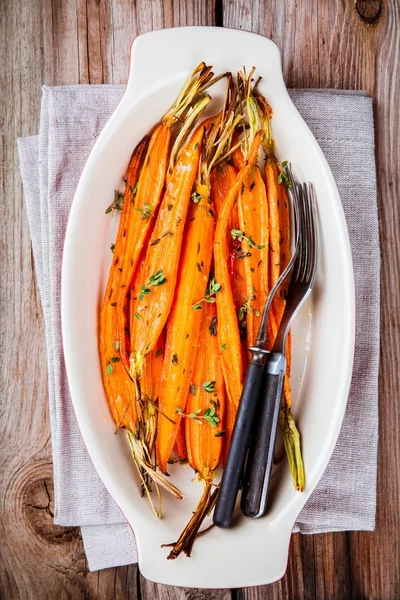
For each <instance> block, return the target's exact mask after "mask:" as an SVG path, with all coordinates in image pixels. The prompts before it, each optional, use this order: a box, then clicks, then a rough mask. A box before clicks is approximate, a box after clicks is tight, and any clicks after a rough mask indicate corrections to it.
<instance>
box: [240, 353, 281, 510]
mask: <svg viewBox="0 0 400 600" xmlns="http://www.w3.org/2000/svg"><path fill="white" fill-rule="evenodd" d="M285 370H286V359H285V357H284V355H283V354H281V353H277V352H276V353H272V354H270V356H269V359H268V364H267V368H266V376H265V387H264V392H263V393H262V394H261V396H262V398H261V402H260V403H259V409H258V412H257V415H256V418H255V427H254V429H253V434H252V439H251V443H250V448H249V453H248V457H247V464H246V471H245V475H244V479H243V491H242V499H241V509H242V512H243V514H244V515H246V516H247V517H252V518H253V519H254V518H257V517H262V516H263V515H265V513H266V510H267V500H268V489H269V481H270V477H271V470H272V465H273V460H274V448H275V439H276V431H277V427H278V420H279V410H280V404H281V399H282V389H283V379H284V376H285Z"/></svg>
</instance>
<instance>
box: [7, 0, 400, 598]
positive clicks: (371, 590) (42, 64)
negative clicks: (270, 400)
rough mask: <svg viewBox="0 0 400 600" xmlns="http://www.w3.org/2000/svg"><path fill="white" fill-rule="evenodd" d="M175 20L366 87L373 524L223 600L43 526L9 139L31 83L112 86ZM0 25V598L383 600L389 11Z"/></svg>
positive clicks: (119, 5)
mask: <svg viewBox="0 0 400 600" xmlns="http://www.w3.org/2000/svg"><path fill="white" fill-rule="evenodd" d="M188 24H197V25H201V24H203V25H213V24H219V25H221V24H223V25H225V26H230V27H237V28H243V29H248V30H252V31H255V32H259V33H262V34H264V35H267V36H268V37H271V38H272V39H274V40H275V41H276V42H277V43H278V45H279V47H280V48H281V51H282V60H283V69H284V74H285V78H286V81H287V83H288V85H290V86H292V87H337V88H352V89H366V90H368V91H369V93H370V94H371V95H372V97H373V99H374V110H375V121H376V140H377V149H376V157H377V172H378V192H379V219H380V233H381V252H382V279H381V281H382V311H381V326H382V349H383V350H385V352H382V361H381V374H380V439H381V440H382V441H381V443H380V448H379V472H378V514H377V528H376V531H375V532H373V533H366V532H364V533H363V532H358V533H357V532H352V533H336V534H325V535H317V536H300V535H295V536H293V539H292V543H291V551H290V560H289V565H288V571H287V574H286V575H285V577H284V578H283V579H282V580H281V581H280V582H277V583H276V584H273V585H271V586H264V587H262V588H252V589H244V590H233V591H232V592H231V591H229V590H220V591H213V590H207V591H204V590H188V589H180V588H171V587H168V586H160V585H157V584H154V583H151V582H148V581H146V580H145V579H144V578H143V577H141V576H140V574H139V572H138V569H137V567H136V566H134V565H131V566H128V567H120V568H117V569H108V570H105V571H101V572H99V573H88V572H87V566H86V560H85V556H84V552H83V546H82V542H81V539H80V534H79V530H78V529H77V528H61V527H56V526H54V525H53V522H52V498H53V489H52V472H51V446H50V444H51V442H50V435H49V421H48V410H47V373H46V355H45V344H44V327H43V318H42V312H41V306H40V299H39V296H38V292H37V288H36V282H35V275H34V265H33V259H32V252H31V244H30V236H29V230H28V226H27V220H26V215H25V210H24V207H23V201H22V189H21V183H20V177H19V168H18V159H17V154H16V145H15V139H16V138H17V137H18V136H21V135H32V134H35V133H37V131H38V119H39V109H40V87H41V85H42V84H43V83H47V84H51V85H58V84H75V83H124V82H125V81H126V77H127V65H128V55H129V48H130V44H131V41H132V39H133V38H134V37H135V36H136V35H137V34H138V33H142V32H144V31H149V30H152V29H158V28H161V27H172V26H177V25H188ZM0 31H1V35H0V52H1V56H2V69H1V70H0V85H1V89H2V90H3V91H4V93H3V94H2V95H1V106H0V114H1V118H0V119H1V120H0V123H1V125H0V127H1V156H2V160H1V166H0V168H1V175H0V182H1V192H2V198H3V202H2V211H3V214H2V220H3V226H2V228H1V232H0V240H1V243H0V252H1V267H2V285H1V288H0V298H1V306H2V310H1V312H0V326H1V338H0V339H1V342H0V343H1V346H0V349H1V398H2V410H1V414H0V422H1V429H0V430H1V436H0V494H1V507H2V510H1V512H0V539H1V540H2V543H1V545H0V597H1V598H6V599H7V600H8V599H14V598H34V599H36V598H55V597H60V598H74V599H75V598H88V599H95V598H96V599H97V598H100V599H101V598H116V599H122V598H130V599H136V598H142V599H143V600H144V599H146V600H150V599H151V600H152V599H153V598H160V599H165V598H170V599H171V600H172V599H179V600H181V599H183V598H185V599H191V600H195V599H196V600H199V599H201V598H211V599H216V600H222V599H223V600H227V599H228V598H230V597H232V598H238V599H239V598H240V599H243V600H245V599H246V600H247V599H251V600H258V599H261V598H262V599H266V600H267V599H274V600H278V599H279V600H283V599H286V598H291V599H302V598H307V599H308V598H310V599H316V600H323V599H326V600H328V599H329V600H330V599H335V600H336V599H338V598H352V599H357V600H359V599H377V600H392V599H393V600H395V599H397V598H399V597H400V575H399V573H400V570H399V562H400V558H399V557H400V547H399V544H400V534H399V531H400V517H399V511H398V507H399V506H400V497H399V489H400V485H399V483H400V482H399V477H400V475H399V474H400V454H399V434H398V431H397V428H396V423H398V422H399V417H400V415H399V412H400V408H399V402H398V390H399V388H400V376H399V370H398V364H400V321H399V315H400V294H399V284H398V282H399V280H400V215H399V200H398V199H399V197H400V189H399V180H400V178H399V165H400V149H399V139H400V136H399V133H400V132H399V124H398V121H399V119H398V115H399V109H400V75H399V67H400V65H399V56H400V36H399V31H400V4H399V2H398V1H397V0H390V1H389V0H386V1H383V0H382V1H378V0H356V1H354V0H331V1H330V2H318V0H286V1H285V2H282V1H281V0H258V1H256V2H253V3H250V2H248V1H247V0H188V1H185V0H152V1H148V0H31V1H30V2H29V3H28V2H26V1H25V0H2V2H0ZM388 349H389V350H390V351H389V352H388V351H387V350H388Z"/></svg>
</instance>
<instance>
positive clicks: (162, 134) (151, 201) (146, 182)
mask: <svg viewBox="0 0 400 600" xmlns="http://www.w3.org/2000/svg"><path fill="white" fill-rule="evenodd" d="M170 139H171V126H170V124H165V123H162V124H161V125H159V126H158V127H157V128H156V130H155V131H154V133H153V135H152V136H151V140H150V143H149V146H148V150H147V154H146V158H145V161H144V165H143V168H142V171H141V174H140V177H139V181H138V182H137V183H136V185H135V186H130V187H128V185H127V188H128V190H130V194H131V197H130V198H129V199H128V200H127V201H128V203H129V205H132V206H130V207H129V208H130V210H129V219H128V220H127V223H126V226H125V228H124V236H125V238H126V243H125V253H124V257H123V260H122V261H121V262H120V266H119V268H120V270H121V283H120V287H121V289H120V293H119V296H118V300H117V309H118V310H117V315H118V319H117V323H118V332H117V334H118V338H119V339H120V340H121V359H122V361H123V363H124V365H125V368H126V369H127V371H128V372H129V357H130V344H129V346H128V348H127V347H126V343H125V339H126V338H125V335H124V332H125V331H126V329H127V328H128V326H129V321H128V301H129V291H130V288H129V286H130V282H131V281H132V278H133V277H134V274H135V272H136V271H137V268H138V264H139V259H140V256H141V252H142V250H143V247H144V245H145V242H146V240H148V237H149V234H150V233H151V231H152V228H153V226H154V220H155V215H156V213H157V210H158V206H159V203H160V200H161V194H162V191H163V189H164V182H165V174H166V171H167V166H168V159H169V147H170Z"/></svg>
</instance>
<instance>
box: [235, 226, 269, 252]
mask: <svg viewBox="0 0 400 600" xmlns="http://www.w3.org/2000/svg"><path fill="white" fill-rule="evenodd" d="M231 236H232V239H234V240H238V241H239V242H242V241H243V240H246V242H247V244H248V246H249V248H257V250H262V249H263V248H265V246H264V245H262V244H256V242H255V241H254V240H253V238H252V237H251V235H249V236H246V234H245V232H244V231H242V230H241V229H231Z"/></svg>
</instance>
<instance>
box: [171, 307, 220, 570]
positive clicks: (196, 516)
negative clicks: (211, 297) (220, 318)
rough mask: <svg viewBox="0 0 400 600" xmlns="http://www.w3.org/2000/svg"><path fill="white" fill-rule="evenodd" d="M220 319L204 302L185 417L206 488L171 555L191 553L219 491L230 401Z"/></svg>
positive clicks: (193, 461) (192, 458)
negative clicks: (217, 481) (216, 488)
mask: <svg viewBox="0 0 400 600" xmlns="http://www.w3.org/2000/svg"><path fill="white" fill-rule="evenodd" d="M216 319H217V316H216V308H215V305H214V304H207V305H206V306H204V308H203V310H202V315H201V326H200V332H199V338H198V340H199V341H198V346H197V352H196V363H195V368H194V370H193V375H192V385H191V390H190V393H189V395H188V398H187V405H186V413H187V415H186V416H185V418H184V421H185V432H186V447H187V454H188V460H189V464H190V466H191V467H192V468H193V469H194V470H195V471H196V473H197V477H198V479H199V480H200V481H202V482H203V484H204V490H203V493H202V496H201V498H200V501H199V504H198V506H197V508H196V510H195V511H194V513H193V516H192V518H191V519H190V521H189V523H188V524H187V526H186V527H185V529H184V531H183V532H182V534H181V536H180V537H179V539H178V541H177V542H176V544H175V545H174V547H173V549H172V550H171V552H170V554H169V556H168V558H170V559H172V558H176V557H177V556H179V554H180V553H181V552H182V551H183V552H185V553H186V554H187V555H188V556H190V554H191V550H192V546H193V542H194V539H195V537H196V535H197V532H198V530H199V528H200V526H201V523H202V522H203V520H204V517H205V516H206V514H208V513H209V511H210V510H211V508H212V506H213V503H214V501H215V495H214V496H213V495H212V493H211V492H212V485H213V473H214V470H215V469H216V468H217V466H218V463H219V461H220V457H221V452H222V439H223V437H222V435H221V434H222V431H223V429H222V428H223V422H224V412H225V405H226V395H225V384H224V378H223V374H222V369H221V364H220V358H219V354H220V353H219V345H218V338H217V327H218V325H217V322H216ZM205 383H207V385H205Z"/></svg>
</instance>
